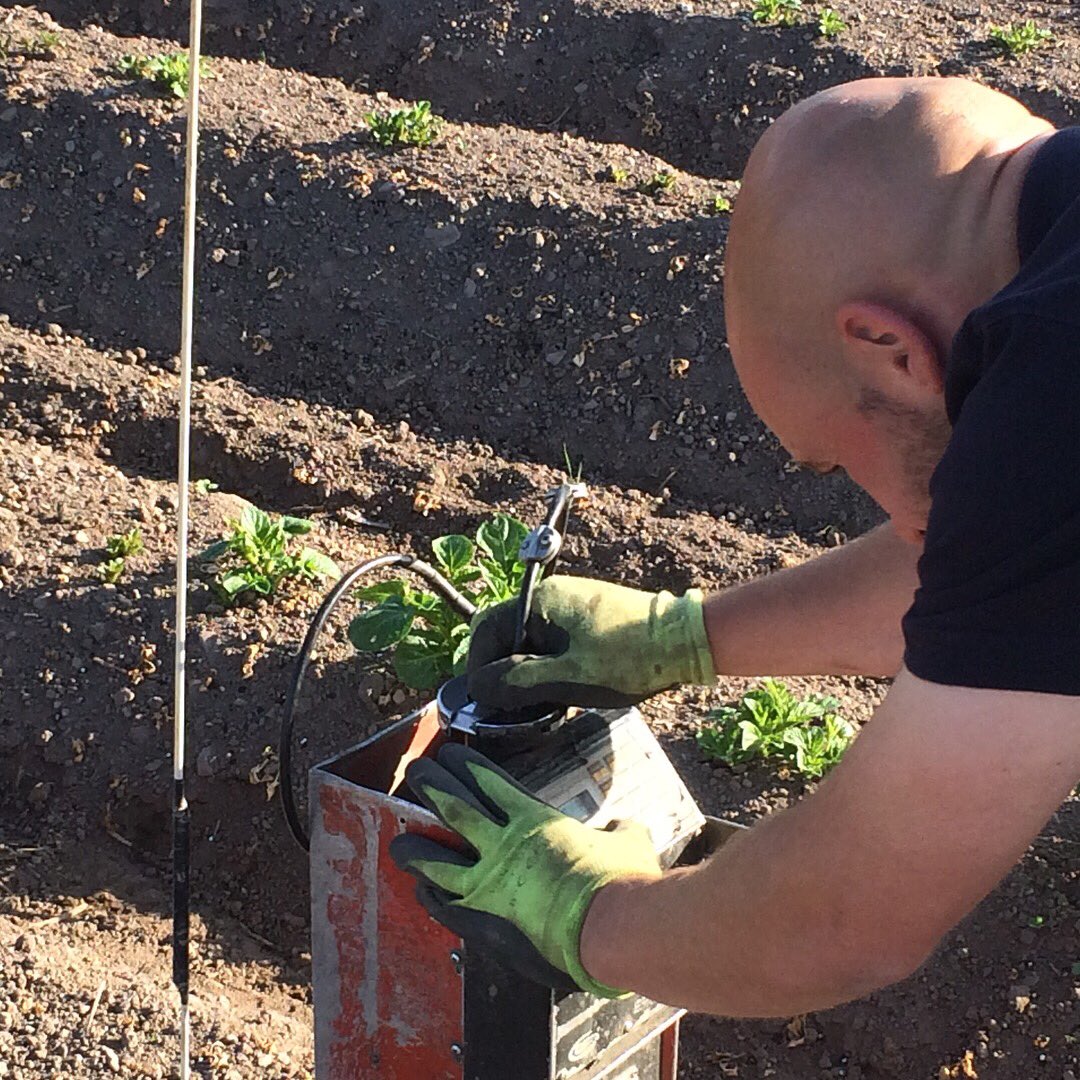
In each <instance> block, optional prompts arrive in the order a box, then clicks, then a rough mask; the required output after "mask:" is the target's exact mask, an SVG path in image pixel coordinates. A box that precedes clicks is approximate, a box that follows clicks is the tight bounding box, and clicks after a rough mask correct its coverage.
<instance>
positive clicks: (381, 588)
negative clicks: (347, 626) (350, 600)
mask: <svg viewBox="0 0 1080 1080" xmlns="http://www.w3.org/2000/svg"><path fill="white" fill-rule="evenodd" d="M407 588H408V586H407V585H406V584H405V582H404V581H402V580H401V579H400V578H392V579H391V580H390V581H379V582H377V583H376V584H374V585H364V586H362V587H361V588H359V589H357V590H356V591H355V592H354V593H353V596H354V597H355V598H356V599H357V600H371V601H375V602H376V603H377V602H378V601H380V600H386V599H387V598H388V597H391V596H400V597H401V598H402V599H404V597H405V590H406V589H407Z"/></svg>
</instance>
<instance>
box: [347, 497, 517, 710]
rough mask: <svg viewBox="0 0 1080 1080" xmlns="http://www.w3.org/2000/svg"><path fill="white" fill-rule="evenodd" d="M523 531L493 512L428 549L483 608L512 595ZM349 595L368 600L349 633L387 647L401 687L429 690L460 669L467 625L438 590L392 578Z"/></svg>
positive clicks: (371, 649)
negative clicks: (466, 532) (470, 531)
mask: <svg viewBox="0 0 1080 1080" xmlns="http://www.w3.org/2000/svg"><path fill="white" fill-rule="evenodd" d="M527 533H528V529H527V528H526V526H525V525H524V524H523V523H522V522H520V521H518V520H517V518H514V517H511V516H510V515H509V514H496V515H495V516H494V517H493V518H492V519H491V520H489V521H485V522H484V523H483V524H482V525H481V526H480V527H479V528H478V529H477V530H476V537H475V540H472V539H470V538H469V537H467V536H462V535H461V534H456V533H455V534H451V535H449V536H440V537H439V538H438V539H437V540H435V541H433V542H432V545H431V550H432V554H433V556H434V560H435V563H436V565H437V566H438V568H439V569H440V571H441V572H442V573H443V574H444V575H445V576H446V577H447V579H448V580H449V581H450V583H451V584H452V585H453V586H454V587H455V588H456V589H458V590H459V591H460V592H462V593H463V594H464V595H465V596H467V597H468V598H469V599H470V600H471V601H472V602H473V603H474V604H475V605H476V606H477V608H479V609H481V610H483V609H484V608H486V607H489V606H491V605H492V604H498V603H501V602H502V601H504V600H510V599H512V598H513V597H515V596H516V595H517V593H518V590H519V589H520V588H521V579H522V576H523V575H524V572H525V566H524V564H523V563H522V562H521V560H520V558H519V555H518V550H519V548H520V547H521V542H522V540H524V539H525V536H526V534H527ZM355 595H356V597H357V598H358V599H359V600H362V601H366V602H368V603H370V604H371V605H372V606H370V607H369V608H368V609H367V610H366V611H363V612H361V613H360V614H359V615H357V616H356V618H355V619H353V620H352V622H351V623H350V624H349V640H350V641H351V642H352V643H353V645H354V646H355V647H356V649H357V650H358V651H359V652H362V653H379V652H385V651H387V650H391V649H392V650H393V666H394V671H395V673H396V674H397V676H398V678H399V679H401V681H402V682H403V683H405V685H406V686H410V687H412V688H413V689H414V690H430V689H432V688H433V687H435V686H438V685H439V683H441V682H443V681H444V680H445V679H447V678H449V677H450V676H451V675H459V674H461V673H462V672H463V671H464V670H465V661H466V658H467V657H468V654H469V640H470V637H471V631H470V629H469V624H468V622H467V621H466V620H465V619H464V618H462V616H461V615H459V614H458V613H457V612H456V611H455V610H454V609H453V608H452V607H450V605H449V604H448V603H447V602H446V601H445V600H444V599H443V598H442V597H441V596H439V595H438V594H437V593H434V592H428V591H426V590H423V589H417V588H414V587H413V586H412V585H411V584H410V583H409V582H407V581H404V580H402V579H400V578H394V579H391V580H389V581H381V582H379V583H377V584H375V585H368V586H366V587H364V588H360V589H358V590H357V591H356V594H355Z"/></svg>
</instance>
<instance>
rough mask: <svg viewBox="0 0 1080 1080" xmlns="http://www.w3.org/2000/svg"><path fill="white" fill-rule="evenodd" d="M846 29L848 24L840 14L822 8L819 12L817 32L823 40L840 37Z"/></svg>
mask: <svg viewBox="0 0 1080 1080" xmlns="http://www.w3.org/2000/svg"><path fill="white" fill-rule="evenodd" d="M846 29H847V23H846V22H844V20H843V18H842V17H841V15H840V12H838V11H834V10H833V9H832V8H822V9H821V11H819V12H818V21H817V32H818V33H819V34H820V35H821V36H822V37H823V38H830V39H831V38H834V37H839V35H840V34H842V33H843V32H844V31H845V30H846Z"/></svg>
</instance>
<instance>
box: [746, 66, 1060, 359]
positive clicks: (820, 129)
mask: <svg viewBox="0 0 1080 1080" xmlns="http://www.w3.org/2000/svg"><path fill="white" fill-rule="evenodd" d="M1049 130H1052V126H1051V125H1049V124H1048V123H1047V122H1046V121H1044V120H1040V119H1038V118H1036V117H1034V116H1032V114H1031V113H1030V112H1029V111H1028V110H1027V109H1026V108H1025V107H1024V106H1023V105H1021V104H1020V103H1019V102H1017V101H1015V100H1014V99H1012V98H1010V97H1007V96H1006V95H1004V94H1000V93H998V92H996V91H994V90H990V89H989V88H987V87H984V86H980V85H978V84H976V83H973V82H969V81H967V80H964V79H939V78H918V79H863V80H859V81H857V82H852V83H846V84H844V85H842V86H838V87H834V88H832V89H830V90H826V91H823V92H822V93H819V94H816V95H814V96H813V97H811V98H809V99H807V100H806V101H804V102H801V103H799V104H798V105H796V106H794V107H793V108H791V109H789V110H788V111H787V112H786V113H784V114H783V115H782V116H781V117H780V118H779V119H778V120H777V121H776V123H775V124H773V126H772V127H771V128H770V129H769V130H768V131H767V132H766V133H765V135H764V136H762V138H761V140H760V141H759V142H758V144H757V146H756V147H755V148H754V151H753V153H752V154H751V156H750V160H749V162H748V164H747V168H746V172H745V175H744V178H743V183H742V189H741V191H740V194H739V198H738V200H737V203H736V207H735V212H734V215H733V218H732V222H731V230H730V233H729V237H728V245H727V251H726V255H725V309H726V313H727V323H728V333H729V340H730V342H731V345H732V351H733V354H734V355H735V356H736V359H737V360H738V357H739V354H740V353H741V352H744V351H746V350H745V348H743V346H744V344H745V343H746V342H747V341H749V340H750V339H753V341H754V348H755V349H756V350H759V351H760V350H761V349H765V350H767V351H768V352H770V353H774V354H775V355H777V356H783V357H784V358H785V362H786V363H788V364H791V365H794V367H795V368H798V369H802V370H803V371H804V372H805V373H806V374H811V373H814V370H815V369H817V371H816V374H817V375H818V376H821V375H823V374H824V373H823V372H822V371H821V370H820V368H821V366H822V365H823V364H827V358H828V348H829V346H828V343H829V339H830V337H831V336H832V321H833V318H834V314H835V311H836V309H837V307H838V306H839V305H840V304H842V303H844V302H845V301H847V300H851V299H854V298H859V299H862V300H866V301H872V302H875V303H880V304H884V305H887V306H889V307H891V308H893V309H895V310H898V311H901V312H903V313H904V314H905V315H907V316H908V317H910V318H913V319H917V320H920V321H925V322H928V323H929V324H931V330H933V329H935V328H936V327H937V326H939V325H941V326H944V325H946V324H947V323H948V322H949V320H950V319H951V318H952V317H953V316H954V313H955V312H956V311H959V310H960V309H961V308H965V305H966V308H970V307H972V306H974V305H975V303H976V302H979V301H972V299H971V295H970V294H973V293H977V292H980V291H985V289H986V288H988V287H989V284H988V283H987V282H986V281H984V280H983V278H984V277H985V276H986V275H987V274H988V273H990V272H991V270H993V271H994V272H1000V271H998V270H997V266H998V264H995V266H994V268H990V267H986V268H984V269H982V270H981V271H980V270H979V269H978V256H977V255H976V248H977V246H978V245H980V244H984V243H986V242H987V240H988V239H990V237H989V236H988V233H992V232H994V231H995V230H996V232H997V236H996V239H994V243H996V244H998V245H1002V244H1005V245H1006V246H1007V244H1008V242H1009V241H1008V236H1009V234H1008V229H1009V228H1010V221H1012V219H1011V218H1008V217H1007V215H1006V216H1003V215H1001V214H998V213H997V210H998V208H997V207H996V206H995V204H994V200H993V194H994V188H995V184H996V181H997V179H998V176H999V175H1000V172H1001V168H1002V166H1003V165H1004V164H1005V163H1006V162H1007V161H1008V158H1009V155H1011V154H1012V153H1013V152H1014V151H1015V150H1016V149H1017V148H1019V147H1021V146H1023V145H1024V144H1025V143H1027V142H1028V141H1030V140H1031V139H1032V138H1034V137H1035V136H1037V135H1039V134H1042V133H1045V132H1047V131H1049ZM995 214H996V215H997V216H995ZM1012 227H1014V225H1013V226H1012ZM1012 247H1013V248H1015V241H1014V240H1013V241H1012ZM1000 262H1001V260H999V263H1000ZM973 268H974V270H975V271H976V272H975V274H974V277H973ZM958 273H959V275H960V276H959V278H958V276H957V275H958ZM976 279H977V280H976ZM1002 283H1003V282H1002Z"/></svg>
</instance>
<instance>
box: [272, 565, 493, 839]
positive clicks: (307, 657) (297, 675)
mask: <svg viewBox="0 0 1080 1080" xmlns="http://www.w3.org/2000/svg"><path fill="white" fill-rule="evenodd" d="M384 566H400V567H402V568H403V569H405V570H411V571H412V572H413V573H414V574H418V575H419V576H420V577H422V578H423V579H424V580H425V581H426V582H427V583H428V584H429V585H430V586H431V587H432V588H433V589H435V591H436V592H438V593H439V595H440V596H442V598H443V599H444V600H445V601H446V602H447V603H448V604H449V605H450V606H451V607H452V608H453V609H454V610H455V611H456V612H457V613H458V614H459V615H461V616H462V617H463V618H466V619H471V618H472V617H473V615H475V614H476V607H475V605H474V604H473V603H472V602H471V601H470V600H469V599H468V597H466V596H463V595H462V594H461V593H460V592H458V590H457V589H455V588H454V586H453V585H451V584H450V582H449V581H447V580H446V578H444V577H443V576H442V574H440V573H439V571H438V570H436V569H435V567H433V566H430V565H429V564H428V563H426V562H424V561H423V560H421V559H417V558H416V557H415V556H413V555H400V554H395V555H379V556H377V557H376V558H374V559H368V560H367V562H363V563H360V565H359V566H354V567H353V568H352V569H351V570H350V571H348V573H346V574H343V575H342V577H341V580H340V581H338V583H337V584H336V585H335V586H334V587H333V588H332V589H331V590H330V592H329V593H327V595H326V599H325V600H323V602H322V604H320V605H319V610H318V611H317V612H315V617H314V618H313V619H312V620H311V625H310V626H309V627H308V632H307V634H306V636H305V637H304V643H303V645H301V646H300V652H299V654H298V655H297V657H296V669H295V670H294V672H293V678H292V685H291V686H290V687H289V693H288V696H287V697H286V698H285V713H284V715H283V716H282V718H281V736H280V738H279V740H278V771H279V776H278V788H279V790H280V791H281V809H282V810H283V811H284V812H285V823H286V824H287V825H288V826H289V832H291V833H292V835H293V838H294V839H295V840H296V842H297V843H298V844H299V845H300V846H301V847H302V848H303V849H304V850H305V851H309V850H310V849H311V839H310V837H309V836H308V831H307V829H305V828H304V824H303V822H302V821H301V820H300V814H299V812H298V811H297V809H296V797H295V794H294V792H293V785H292V736H293V722H294V720H295V716H296V703H297V701H299V700H300V688H301V686H302V685H303V682H304V675H305V674H306V672H307V668H308V664H309V663H310V662H311V654H312V653H313V652H314V651H315V642H316V641H317V640H318V637H319V635H320V634H321V633H322V629H323V627H324V626H325V625H326V620H327V619H329V618H330V614H331V612H332V611H333V610H334V608H335V607H337V605H338V601H340V600H341V598H342V597H343V596H344V595H345V593H346V592H348V591H349V589H351V588H352V586H353V585H354V584H355V583H356V581H357V579H358V578H361V577H363V576H364V575H365V574H370V573H371V572H372V571H373V570H380V569H382V567H384Z"/></svg>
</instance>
